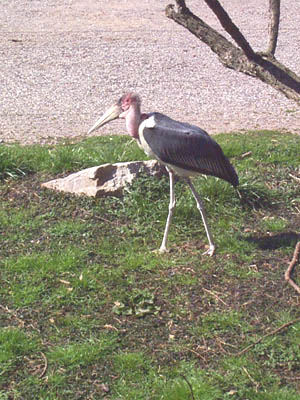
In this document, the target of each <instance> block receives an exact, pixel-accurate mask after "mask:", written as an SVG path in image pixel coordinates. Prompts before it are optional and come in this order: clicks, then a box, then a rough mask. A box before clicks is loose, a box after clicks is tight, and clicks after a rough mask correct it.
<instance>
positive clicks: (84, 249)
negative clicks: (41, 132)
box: [0, 131, 300, 400]
mask: <svg viewBox="0 0 300 400" xmlns="http://www.w3.org/2000/svg"><path fill="white" fill-rule="evenodd" d="M216 140H217V141H218V142H219V143H220V144H221V145H222V147H223V149H224V151H225V153H226V154H227V155H228V156H229V157H231V160H232V162H233V164H234V165H235V167H236V169H237V171H238V175H239V178H240V186H239V187H238V189H237V190H235V189H234V188H232V187H231V186H230V185H228V184H227V183H226V182H223V181H220V180H217V179H215V178H211V177H209V178H205V177H203V178H201V177H199V178H197V179H195V185H196V187H197V188H198V189H199V192H200V193H201V195H202V197H203V199H204V202H205V207H206V210H207V214H208V219H209V223H210V226H211V228H212V232H213V235H214V237H215V241H216V244H217V250H216V255H215V256H214V257H213V258H210V257H207V256H202V253H203V251H204V250H205V249H206V245H207V239H206V235H205V232H204V229H203V225H202V222H201V219H200V216H199V213H198V211H197V209H196V207H195V202H194V199H193V197H192V195H191V193H190V191H189V189H188V187H187V186H186V185H185V184H184V183H182V182H177V183H176V197H177V207H176V212H175V215H174V219H173V222H172V226H171V231H170V237H169V246H170V249H171V251H170V252H169V253H168V254H166V255H163V256H162V255H158V254H157V253H155V252H153V250H155V249H157V248H158V247H159V245H160V242H161V240H162V235H163V230H164V225H165V221H166V217H167V213H168V202H169V184H168V179H167V177H163V178H162V179H161V180H160V181H158V180H157V179H155V178H149V177H145V176H141V177H140V178H139V179H138V180H136V181H135V182H134V183H133V185H132V186H131V187H130V188H128V190H126V192H125V194H124V196H123V198H121V199H118V198H111V197H110V198H105V199H91V198H85V197H74V196H71V195H64V194H61V193H56V192H52V191H49V190H43V189H41V187H40V184H41V183H42V182H44V181H46V180H49V179H51V178H54V177H56V176H61V175H65V174H67V173H69V172H72V171H78V170H80V169H83V168H87V167H91V166H94V165H97V164H101V163H106V162H116V161H129V160H137V159H146V157H145V155H144V154H143V153H142V152H141V150H139V149H138V147H137V146H136V144H135V143H134V142H132V141H131V140H130V138H128V137H126V136H122V137H101V138H92V139H88V140H84V141H82V142H77V143H65V144H59V145H57V146H51V147H47V146H44V147H40V146H36V145H35V146H25V147H22V146H19V145H17V144H13V145H1V147H0V191H1V198H0V281H1V285H0V400H8V399H9V400H10V399H22V400H23V399H42V400H58V399H59V400H67V399H72V400H74V399H76V400H77V399H78V400H79V399H102V398H106V399H112V400H120V399H126V400H132V399H133V400H134V399H138V400H140V399H143V400H144V399H149V400H176V399H178V400H191V399H201V400H223V399H233V400H246V399H251V400H252V399H254V400H269V399H270V400H274V399H275V400H296V399H298V398H299V394H300V393H299V392H300V385H299V382H300V367H299V366H300V348H299V340H300V322H299V321H298V322H295V323H293V324H292V325H287V326H286V328H284V329H282V330H280V331H278V332H275V333H274V334H271V335H269V336H265V335H267V334H270V333H271V332H272V331H275V330H276V328H279V327H281V326H284V324H287V323H288V322H289V321H293V320H295V319H297V318H298V316H299V299H298V297H297V294H296V292H294V291H293V289H292V288H291V287H290V286H287V285H286V283H285V281H284V272H285V269H286V268H287V265H288V263H289V261H290V260H291V258H292V255H293V251H294V247H295V244H296V243H297V241H298V240H299V238H300V235H299V232H300V218H299V212H300V211H299V210H300V187H299V183H298V181H297V179H295V177H296V178H299V177H300V169H299V165H300V152H299V149H300V138H299V136H296V135H291V134H282V133H279V132H269V131H263V132H247V133H243V134H241V133H235V134H224V135H217V136H216ZM295 280H296V281H297V282H298V283H299V278H298V277H297V273H296V274H295ZM261 337H263V340H261V341H260V342H259V343H257V344H256V342H257V341H258V340H259V339H260V338H261ZM249 345H252V347H251V348H249V350H248V351H246V352H245V353H241V351H242V350H243V349H245V348H246V347H247V346H249Z"/></svg>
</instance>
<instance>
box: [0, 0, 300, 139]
mask: <svg viewBox="0 0 300 400" xmlns="http://www.w3.org/2000/svg"><path fill="white" fill-rule="evenodd" d="M169 2H171V0H166V1H161V0H144V1H139V0H128V1H126V0H111V1H103V0H60V1H58V0H42V1H41V0H31V1H28V0H14V1H11V0H1V2H0V15H1V19H0V52H1V63H0V78H1V79H0V93H1V96H0V141H1V142H14V141H19V142H20V143H24V144H26V143H37V142H38V143H50V142H56V141H57V140H59V139H61V138H63V137H68V138H71V137H77V136H84V135H86V132H87V130H88V128H89V127H90V126H91V124H93V123H94V121H95V119H97V118H98V117H99V116H100V114H101V113H102V112H103V111H104V110H105V109H106V108H107V107H108V106H110V105H111V103H112V102H113V101H115V100H116V99H118V98H119V96H120V95H121V94H122V93H123V92H124V91H127V90H133V91H135V92H137V93H139V94H140V95H141V97H142V100H143V105H144V107H143V110H144V111H160V112H163V113H166V114H168V115H169V116H170V117H173V118H178V119H181V120H185V121H187V122H190V123H194V124H197V125H199V126H201V127H202V128H204V129H206V130H207V131H208V132H210V133H214V132H229V131H234V130H246V129H281V130H288V131H293V132H297V133H300V118H299V109H297V107H296V105H295V104H294V103H293V102H292V101H289V100H287V99H285V97H283V96H282V95H280V94H279V93H277V92H276V91H274V90H273V89H271V88H270V87H268V86H267V85H264V84H263V83H261V82H260V81H258V80H255V79H252V78H249V77H246V76H244V75H242V74H238V73H236V72H234V71H230V70H227V69H225V68H223V67H222V66H221V64H220V63H219V62H218V60H217V58H216V56H215V55H214V54H213V53H212V52H211V51H210V50H209V49H208V47H207V46H205V45H204V44H202V43H201V42H200V41H199V40H197V39H196V38H194V37H193V36H192V35H191V34H189V33H188V32H187V31H185V30H184V29H183V28H181V27H179V26H178V25H176V24H175V23H174V22H173V21H171V20H169V19H167V18H166V17H165V15H164V8H165V6H166V5H167V4H168V3H169ZM202 3H203V4H202ZM222 3H223V4H224V6H225V7H226V9H227V10H228V12H229V13H230V15H231V16H232V18H233V20H234V21H235V22H236V23H237V24H238V25H239V26H240V28H241V30H242V31H243V33H244V34H245V35H246V37H247V38H248V39H249V41H250V43H251V44H252V46H253V47H254V49H255V50H264V49H265V47H266V45H265V33H266V31H267V19H266V18H267V12H268V1H267V0H264V1H263V0H248V1H247V2H241V1H240V0H223V1H222ZM246 3H247V4H246ZM187 4H188V5H189V6H190V7H191V9H192V10H193V11H194V12H196V13H197V14H198V15H199V16H201V17H202V18H203V19H204V20H205V21H207V22H208V23H209V24H211V25H212V26H214V27H215V28H216V29H218V30H220V27H219V23H218V21H217V20H216V18H215V17H214V15H213V14H212V12H211V11H210V10H209V9H208V8H207V6H206V5H205V4H204V2H201V1H199V0H190V1H189V0H188V1H187ZM299 26H300V2H299V0H285V1H283V2H282V17H281V30H280V36H279V45H278V51H277V57H278V59H279V60H280V61H282V62H284V63H286V65H287V66H289V67H290V68H291V69H293V70H294V71H295V72H296V73H298V74H299V73H300V70H299V68H300V67H299V65H300V37H299ZM224 34H225V33H224ZM100 132H101V133H100ZM121 132H124V126H123V124H121V123H120V122H119V121H116V122H114V124H111V125H108V126H107V127H105V128H103V130H102V131H98V132H97V133H96V134H102V133H103V134H105V133H121Z"/></svg>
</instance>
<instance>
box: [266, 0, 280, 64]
mask: <svg viewBox="0 0 300 400" xmlns="http://www.w3.org/2000/svg"><path fill="white" fill-rule="evenodd" d="M269 1H270V3H269V16H270V20H269V47H268V50H267V54H271V55H273V56H274V54H275V50H276V46H277V39H278V30H279V20H280V0H269Z"/></svg>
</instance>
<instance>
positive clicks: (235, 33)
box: [204, 0, 272, 60]
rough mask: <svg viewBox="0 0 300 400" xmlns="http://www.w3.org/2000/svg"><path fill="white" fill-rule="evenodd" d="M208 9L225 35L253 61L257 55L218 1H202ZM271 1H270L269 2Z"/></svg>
mask: <svg viewBox="0 0 300 400" xmlns="http://www.w3.org/2000/svg"><path fill="white" fill-rule="evenodd" d="M204 1H205V3H206V4H207V5H208V7H209V8H210V9H211V10H212V11H213V12H214V14H215V15H216V16H217V18H218V20H219V21H220V23H221V25H222V26H223V28H224V29H225V31H226V32H227V33H229V35H230V36H231V37H232V39H233V40H234V41H235V42H236V44H237V45H238V46H239V47H240V48H241V49H242V50H243V51H244V53H245V54H246V57H247V58H249V60H255V59H256V58H257V55H256V54H255V53H254V51H253V50H252V47H251V46H250V44H249V43H248V41H247V40H246V38H245V36H244V35H243V34H242V33H241V31H240V30H239V28H238V27H237V26H236V25H235V24H234V23H233V21H232V20H231V18H230V17H229V15H228V14H227V12H226V11H225V10H224V8H223V7H222V5H221V4H220V2H219V1H218V0H204ZM270 1H272V0H270Z"/></svg>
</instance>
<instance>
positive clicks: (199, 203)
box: [187, 179, 216, 256]
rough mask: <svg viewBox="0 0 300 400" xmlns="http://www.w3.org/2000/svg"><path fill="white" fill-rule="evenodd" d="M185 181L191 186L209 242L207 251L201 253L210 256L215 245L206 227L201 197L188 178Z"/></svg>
mask: <svg viewBox="0 0 300 400" xmlns="http://www.w3.org/2000/svg"><path fill="white" fill-rule="evenodd" d="M187 183H188V184H189V187H190V188H191V191H192V193H193V196H194V197H195V200H196V203H197V208H198V210H199V211H200V214H201V217H202V221H203V224H204V228H205V231H206V235H207V239H208V242H209V249H208V250H207V251H205V252H204V253H203V254H209V255H210V256H212V255H213V254H214V252H215V248H216V246H215V245H214V243H213V239H212V235H211V233H210V230H209V227H208V223H207V219H206V214H205V210H204V206H203V203H202V200H201V198H200V196H199V193H198V192H197V191H196V189H195V187H194V185H193V184H192V182H191V181H190V179H187Z"/></svg>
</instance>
